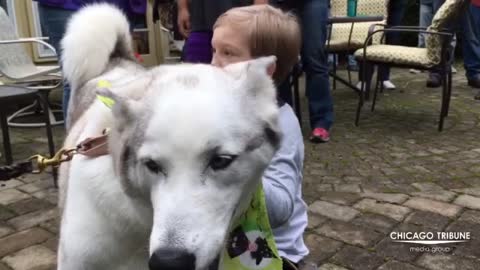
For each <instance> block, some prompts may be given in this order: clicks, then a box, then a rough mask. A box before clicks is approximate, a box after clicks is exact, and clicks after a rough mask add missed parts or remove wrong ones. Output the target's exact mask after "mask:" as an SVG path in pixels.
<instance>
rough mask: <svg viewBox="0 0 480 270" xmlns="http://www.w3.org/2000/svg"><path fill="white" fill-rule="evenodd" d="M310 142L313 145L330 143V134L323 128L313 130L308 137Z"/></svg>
mask: <svg viewBox="0 0 480 270" xmlns="http://www.w3.org/2000/svg"><path fill="white" fill-rule="evenodd" d="M310 141H311V142H313V143H325V142H328V141H330V133H329V132H328V130H326V129H324V128H315V129H314V130H313V131H312V134H311V135H310Z"/></svg>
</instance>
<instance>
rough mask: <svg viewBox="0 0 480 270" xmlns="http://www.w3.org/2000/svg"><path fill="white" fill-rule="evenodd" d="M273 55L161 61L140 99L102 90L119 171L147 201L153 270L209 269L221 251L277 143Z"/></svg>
mask: <svg viewBox="0 0 480 270" xmlns="http://www.w3.org/2000/svg"><path fill="white" fill-rule="evenodd" d="M274 61H275V58H274V57H266V58H260V59H258V60H253V61H249V62H244V63H239V64H234V65H231V66H228V67H226V68H225V69H219V68H216V67H212V66H208V65H179V66H172V67H160V68H158V69H154V70H152V71H151V72H152V78H153V79H152V81H151V83H149V84H148V85H147V86H146V87H147V89H146V91H145V92H146V94H145V96H144V97H143V98H142V99H140V100H133V99H128V98H124V97H123V98H122V97H119V96H117V95H114V94H112V92H108V91H107V92H104V93H103V94H104V95H110V96H111V97H112V98H113V99H114V100H115V105H114V107H113V114H114V118H115V123H114V127H113V129H112V133H111V138H110V140H111V141H110V143H111V147H110V148H111V152H112V155H113V158H114V163H115V168H116V171H117V173H118V174H119V175H120V178H121V179H122V184H123V186H124V188H125V191H126V192H127V193H128V194H130V195H131V196H132V197H133V198H134V199H136V200H144V201H146V202H147V203H149V204H151V206H152V209H153V227H152V232H151V236H150V247H149V248H150V256H151V257H150V269H162V270H169V269H182V270H194V269H206V268H207V267H208V266H209V265H210V264H211V263H212V262H213V261H214V260H215V258H216V257H217V256H218V254H219V253H220V251H221V248H222V247H223V244H224V241H225V237H226V234H227V232H228V230H229V226H230V224H231V222H232V220H233V219H235V218H236V217H237V216H239V215H241V214H242V211H243V210H244V209H245V208H246V205H248V203H249V202H250V197H251V194H252V193H253V191H254V190H255V188H256V187H257V184H258V183H259V181H260V180H261V177H262V174H263V172H264V170H265V168H266V167H267V166H268V164H269V162H270V160H271V158H272V157H273V155H274V153H275V151H276V150H277V148H278V146H279V143H280V136H281V135H280V133H279V127H278V123H277V122H278V121H277V120H278V119H277V117H278V107H277V103H276V94H275V88H274V85H273V83H272V80H271V79H270V78H269V76H268V75H267V68H268V66H270V65H271V64H273V62H274ZM139 91H140V90H139ZM142 91H143V90H142Z"/></svg>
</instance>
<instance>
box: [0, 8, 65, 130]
mask: <svg viewBox="0 0 480 270" xmlns="http://www.w3.org/2000/svg"><path fill="white" fill-rule="evenodd" d="M46 39H48V38H19V37H18V36H17V34H16V30H15V27H14V25H13V23H12V21H11V20H10V18H9V17H8V15H7V13H6V12H5V10H3V9H2V8H1V7H0V74H1V75H3V76H4V77H5V78H6V79H8V82H7V83H8V84H15V85H21V86H24V87H27V88H31V89H36V90H40V93H41V94H42V95H43V96H44V98H45V99H46V100H48V95H49V93H50V91H51V90H53V89H55V88H57V87H59V86H61V85H62V84H63V79H62V75H61V73H60V65H58V63H57V65H53V66H37V65H35V64H34V63H33V61H32V59H31V57H30V56H29V55H28V54H27V53H26V51H25V47H24V43H37V44H41V45H43V46H45V47H47V48H48V49H50V50H51V51H52V52H54V53H55V55H57V53H56V51H55V48H54V47H53V46H52V45H50V44H48V43H47V42H45V40H46ZM57 58H58V57H57ZM39 108H40V104H38V103H37V102H35V103H33V104H31V105H29V106H27V107H25V108H22V109H21V110H19V111H17V112H15V113H14V114H12V115H11V116H9V117H8V124H9V126H14V127H41V126H44V125H45V123H44V122H43V121H41V122H39V123H22V122H15V121H14V120H15V119H17V118H19V117H22V116H27V115H33V114H35V113H37V112H38V109H39ZM32 109H33V111H32ZM43 109H45V108H43ZM46 109H47V110H48V113H49V115H50V122H51V124H52V125H59V124H63V119H60V120H58V119H57V118H56V117H55V115H54V113H55V112H57V113H58V112H61V110H56V111H53V110H52V109H51V108H50V106H49V108H46Z"/></svg>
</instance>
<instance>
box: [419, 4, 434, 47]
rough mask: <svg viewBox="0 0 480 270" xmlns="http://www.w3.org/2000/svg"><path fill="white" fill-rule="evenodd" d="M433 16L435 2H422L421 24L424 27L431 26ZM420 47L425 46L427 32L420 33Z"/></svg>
mask: <svg viewBox="0 0 480 270" xmlns="http://www.w3.org/2000/svg"><path fill="white" fill-rule="evenodd" d="M420 2H421V1H420ZM432 18H433V3H422V4H420V18H419V26H420V27H422V28H427V27H429V26H430V24H432ZM418 47H419V48H425V34H419V35H418Z"/></svg>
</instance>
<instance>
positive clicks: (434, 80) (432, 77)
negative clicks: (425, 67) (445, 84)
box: [427, 73, 442, 88]
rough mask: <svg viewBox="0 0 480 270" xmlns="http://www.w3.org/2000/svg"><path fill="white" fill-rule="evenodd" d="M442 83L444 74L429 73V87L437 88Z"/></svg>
mask: <svg viewBox="0 0 480 270" xmlns="http://www.w3.org/2000/svg"><path fill="white" fill-rule="evenodd" d="M441 85H442V76H441V75H440V74H438V73H430V74H428V79H427V87H428V88H437V87H440V86H441Z"/></svg>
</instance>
